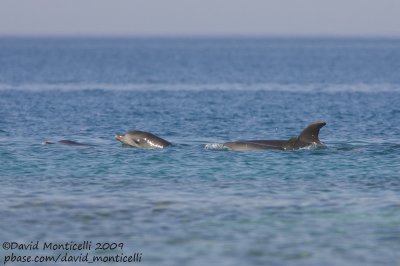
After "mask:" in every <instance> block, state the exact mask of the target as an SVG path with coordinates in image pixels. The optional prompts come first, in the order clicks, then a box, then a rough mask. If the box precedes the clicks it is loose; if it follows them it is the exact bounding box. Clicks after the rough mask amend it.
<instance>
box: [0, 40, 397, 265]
mask: <svg viewBox="0 0 400 266" xmlns="http://www.w3.org/2000/svg"><path fill="white" fill-rule="evenodd" d="M316 120H324V121H326V122H327V125H326V126H325V127H324V128H322V129H321V132H320V139H321V141H322V142H323V143H324V144H325V147H324V148H315V147H312V148H305V149H301V150H297V151H244V152H238V151H229V150H226V149H224V148H222V147H221V143H223V142H226V141H234V140H240V139H289V138H291V137H293V136H297V135H298V134H299V133H300V132H301V131H302V130H303V129H304V128H305V127H306V126H307V125H308V124H310V123H312V122H314V121H316ZM131 129H136V130H143V131H149V132H152V133H153V134H156V135H158V136H160V137H162V138H165V139H167V140H168V141H170V142H172V143H173V144H172V146H171V147H168V148H166V149H163V150H144V149H135V148H128V147H123V146H122V145H121V144H120V143H119V142H117V141H116V140H115V139H114V136H115V134H122V133H124V132H126V131H128V130H131ZM63 139H68V140H73V141H77V142H80V143H85V144H90V145H91V146H84V147H80V146H79V147H78V146H66V145H62V144H54V145H42V142H43V141H51V142H57V141H59V140H63ZM0 240H1V242H2V245H3V246H2V248H0V255H1V260H2V261H1V262H0V263H3V261H4V259H5V257H6V256H9V255H10V253H12V252H13V253H14V254H16V255H33V256H35V255H43V254H45V255H46V254H47V255H56V256H57V255H59V254H62V255H64V254H65V253H66V252H67V251H65V250H63V249H61V250H50V251H49V250H24V249H22V250H18V249H7V246H6V245H7V244H4V243H6V242H15V243H18V244H29V243H31V244H35V243H37V241H39V245H42V246H43V245H44V243H46V244H47V245H49V243H52V244H54V243H55V244H62V243H66V242H71V241H72V242H74V243H83V242H84V241H91V243H92V248H91V250H89V251H88V250H83V251H80V252H75V253H73V252H72V253H70V254H73V255H77V256H78V255H79V254H81V253H82V254H83V255H84V254H85V253H86V252H88V253H89V256H93V255H96V254H107V255H116V254H120V253H124V254H126V255H129V254H132V255H133V254H134V253H140V254H141V261H140V262H136V263H135V264H139V265H182V266H185V265H396V266H398V265H400V40H398V39H307V38H305V39H290V38H287V39H285V38H282V39H272V38H265V39H263V38H260V39H256V38H248V39H234V38H226V39H218V38H214V39H213V38H210V39H207V38H192V39H189V38H187V39H184V38H182V39H177V38H176V39H173V38H170V39H168V38H164V39H162V38H161V39H157V38H154V39H151V38H148V39H146V38H143V39H141V38H132V39H124V38H114V39H112V38H108V39H107V38H104V39H101V38H98V39H95V38H93V39H84V38H58V39H51V38H39V39H31V38H2V39H0ZM97 242H99V243H110V245H111V244H112V243H116V244H117V245H120V243H122V244H123V248H122V249H120V247H121V246H117V247H118V248H117V249H110V248H107V246H106V248H105V249H100V250H99V249H98V250H95V247H96V246H95V243H97ZM85 243H89V242H85ZM68 252H69V251H68ZM8 264H10V265H28V264H27V263H23V262H17V261H15V262H13V263H11V262H9V263H8ZM78 264H82V265H87V263H85V262H80V263H79V262H64V263H63V264H62V265H78ZM38 265H54V263H47V264H46V263H45V262H43V263H38ZM101 265H107V263H102V264H101ZM113 265H114V264H113ZM122 265H126V264H125V263H124V264H122Z"/></svg>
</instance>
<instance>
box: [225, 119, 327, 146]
mask: <svg viewBox="0 0 400 266" xmlns="http://www.w3.org/2000/svg"><path fill="white" fill-rule="evenodd" d="M325 125H326V123H325V122H324V121H317V122H314V123H312V124H310V125H309V126H308V127H306V128H305V129H304V130H303V131H302V132H301V133H300V135H299V136H297V137H293V138H291V139H289V140H240V141H234V142H225V143H224V144H223V146H224V147H226V148H228V149H230V150H238V151H239V150H241V151H246V150H297V149H300V148H303V147H307V146H310V145H313V144H314V145H320V144H321V142H320V140H319V138H318V134H319V130H320V129H321V128H322V127H323V126H325Z"/></svg>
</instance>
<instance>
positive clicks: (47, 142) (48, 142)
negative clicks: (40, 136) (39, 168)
mask: <svg viewBox="0 0 400 266" xmlns="http://www.w3.org/2000/svg"><path fill="white" fill-rule="evenodd" d="M58 143H60V144H64V145H69V146H92V145H90V144H84V143H79V142H76V141H73V140H60V141H58ZM42 144H43V145H48V144H55V143H54V142H50V141H43V142H42Z"/></svg>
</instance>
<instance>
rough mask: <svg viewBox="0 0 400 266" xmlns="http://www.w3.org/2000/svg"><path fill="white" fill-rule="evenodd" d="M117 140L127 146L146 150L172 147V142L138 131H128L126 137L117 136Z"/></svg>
mask: <svg viewBox="0 0 400 266" xmlns="http://www.w3.org/2000/svg"><path fill="white" fill-rule="evenodd" d="M115 139H116V140H118V141H120V142H122V143H123V144H125V145H128V146H131V147H135V148H144V149H163V148H165V147H167V146H169V145H171V143H170V142H168V141H166V140H165V139H162V138H160V137H157V136H156V135H154V134H152V133H149V132H145V131H138V130H132V131H128V132H126V133H125V134H124V135H118V134H117V135H115Z"/></svg>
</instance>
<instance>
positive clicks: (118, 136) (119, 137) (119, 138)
mask: <svg viewBox="0 0 400 266" xmlns="http://www.w3.org/2000/svg"><path fill="white" fill-rule="evenodd" d="M122 138H123V136H121V135H118V134H117V135H115V139H116V140H119V141H121V140H122Z"/></svg>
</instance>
